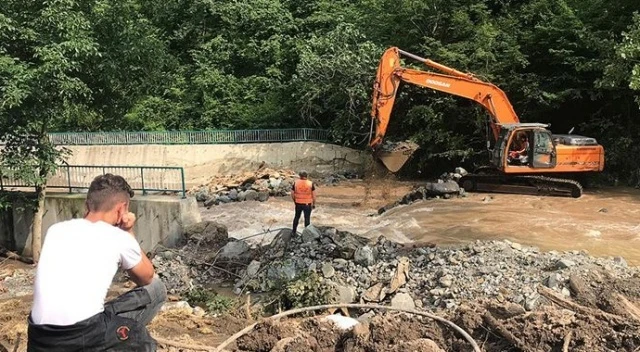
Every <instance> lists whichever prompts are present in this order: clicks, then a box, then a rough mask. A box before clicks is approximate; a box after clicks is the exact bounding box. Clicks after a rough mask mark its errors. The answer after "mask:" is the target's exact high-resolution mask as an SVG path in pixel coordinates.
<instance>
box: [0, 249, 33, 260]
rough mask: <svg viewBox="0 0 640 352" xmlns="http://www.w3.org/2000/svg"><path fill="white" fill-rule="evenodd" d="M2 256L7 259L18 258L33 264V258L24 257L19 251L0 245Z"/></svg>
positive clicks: (0, 255)
mask: <svg viewBox="0 0 640 352" xmlns="http://www.w3.org/2000/svg"><path fill="white" fill-rule="evenodd" d="M0 257H4V258H7V259H13V260H17V261H20V262H23V263H26V264H33V263H34V262H33V259H32V258H28V257H24V256H21V255H19V254H17V253H14V252H11V251H9V250H8V249H6V248H3V247H0Z"/></svg>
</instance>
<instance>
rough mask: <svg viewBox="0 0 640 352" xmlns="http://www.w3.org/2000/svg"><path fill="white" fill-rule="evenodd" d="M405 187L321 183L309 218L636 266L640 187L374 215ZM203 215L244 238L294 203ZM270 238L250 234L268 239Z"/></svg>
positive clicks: (486, 197)
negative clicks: (584, 254)
mask: <svg viewBox="0 0 640 352" xmlns="http://www.w3.org/2000/svg"><path fill="white" fill-rule="evenodd" d="M365 185H368V187H365ZM410 186H411V184H408V183H399V182H384V183H383V182H377V183H372V184H365V183H364V182H362V181H360V182H348V183H343V184H340V185H339V186H337V187H329V186H327V187H320V188H319V190H318V207H317V209H316V210H315V211H314V212H313V214H312V222H314V223H315V224H317V225H323V226H333V227H336V228H338V229H340V230H346V231H351V232H354V233H357V234H359V235H363V236H366V237H370V238H375V237H378V236H380V235H383V236H386V237H388V238H390V239H392V240H395V241H399V242H405V243H406V242H411V241H429V242H433V243H436V244H439V245H447V244H459V243H469V242H473V241H475V240H478V239H481V240H494V239H495V240H502V239H508V240H511V241H514V242H518V243H521V244H524V245H531V246H536V247H538V248H540V249H541V250H559V251H564V250H587V251H589V253H590V254H592V255H594V256H622V257H624V258H625V259H626V260H627V262H628V263H629V264H631V265H639V264H640V191H638V190H635V189H629V188H616V189H600V190H595V191H589V192H587V193H585V195H584V196H582V197H581V198H579V199H573V198H564V197H563V198H560V197H536V196H525V195H509V194H483V193H475V194H469V195H468V197H466V198H458V199H451V200H444V199H442V200H428V201H421V202H416V203H414V204H411V205H406V206H400V207H397V208H394V209H391V210H389V211H388V212H386V213H384V214H383V215H377V209H378V208H379V207H380V206H382V205H383V204H385V203H388V202H389V201H393V200H396V199H398V198H399V197H401V196H402V195H403V194H404V193H406V192H407V191H408V190H409V189H410ZM202 214H203V219H204V220H215V221H219V222H221V223H224V224H226V225H227V226H228V227H229V232H230V235H231V236H233V237H237V238H244V237H247V236H250V235H255V234H259V233H265V232H267V231H269V229H277V228H281V227H290V226H291V220H292V218H293V205H292V203H291V200H290V198H277V199H276V198H272V199H270V200H269V201H268V202H265V203H259V202H244V203H232V204H224V205H220V206H215V207H212V208H211V209H209V210H206V209H203V212H202ZM301 223H302V219H301ZM302 227H303V225H300V228H299V229H300V230H301V229H302ZM270 237H271V236H266V238H264V239H263V238H262V237H261V236H258V237H254V238H253V239H254V240H257V241H259V240H265V241H268V240H269V239H270Z"/></svg>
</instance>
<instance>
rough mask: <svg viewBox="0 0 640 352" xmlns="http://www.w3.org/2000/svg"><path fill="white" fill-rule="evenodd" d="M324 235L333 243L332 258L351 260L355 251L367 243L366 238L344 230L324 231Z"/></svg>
mask: <svg viewBox="0 0 640 352" xmlns="http://www.w3.org/2000/svg"><path fill="white" fill-rule="evenodd" d="M324 235H325V236H326V237H328V238H329V239H331V241H332V242H333V243H334V244H335V249H334V252H333V257H334V258H343V259H346V260H351V259H353V257H354V256H355V253H356V251H357V250H358V249H359V248H361V247H363V246H365V245H366V244H367V240H366V239H364V238H362V237H358V236H356V235H354V234H351V233H349V232H344V231H325V232H324Z"/></svg>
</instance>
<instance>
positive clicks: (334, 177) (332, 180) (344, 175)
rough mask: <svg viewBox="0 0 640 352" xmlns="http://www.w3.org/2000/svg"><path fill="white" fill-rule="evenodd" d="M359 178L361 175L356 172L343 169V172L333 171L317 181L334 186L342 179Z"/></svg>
mask: <svg viewBox="0 0 640 352" xmlns="http://www.w3.org/2000/svg"><path fill="white" fill-rule="evenodd" d="M360 178H361V175H359V174H357V173H354V172H349V171H345V172H338V173H333V174H331V175H329V176H327V177H325V178H323V179H321V180H320V182H319V183H321V184H323V185H327V186H335V185H337V184H339V183H340V182H343V181H347V180H354V179H360Z"/></svg>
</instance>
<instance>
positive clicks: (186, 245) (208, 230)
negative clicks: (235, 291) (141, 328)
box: [152, 221, 256, 294]
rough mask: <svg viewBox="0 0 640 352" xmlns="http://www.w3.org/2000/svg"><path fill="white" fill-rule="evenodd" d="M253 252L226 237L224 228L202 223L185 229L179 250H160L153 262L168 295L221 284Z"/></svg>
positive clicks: (246, 262) (245, 261)
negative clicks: (206, 285) (207, 285)
mask: <svg viewBox="0 0 640 352" xmlns="http://www.w3.org/2000/svg"><path fill="white" fill-rule="evenodd" d="M255 256H256V253H255V249H252V248H250V246H249V245H248V244H247V243H246V242H244V241H240V240H237V239H235V238H230V237H229V232H228V230H227V227H226V226H225V225H222V224H219V223H216V222H213V221H203V222H200V223H197V224H194V225H191V226H189V227H187V229H186V230H185V234H184V240H183V243H182V244H181V246H180V248H179V249H172V248H164V247H159V248H157V249H156V250H155V255H154V256H153V259H152V262H153V264H154V266H155V268H156V271H157V272H158V275H159V276H160V277H161V278H162V279H163V281H164V283H165V284H166V286H167V290H168V291H169V293H170V294H182V293H184V292H187V291H189V290H191V289H192V288H194V287H199V286H203V285H205V284H215V283H222V282H226V281H228V280H230V279H231V278H232V277H235V276H234V275H235V272H240V271H243V270H245V268H246V267H247V264H248V263H249V262H250V261H251V259H252V258H253V257H255Z"/></svg>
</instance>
